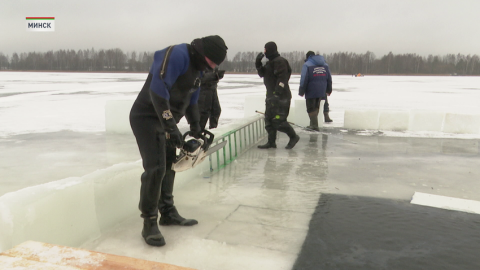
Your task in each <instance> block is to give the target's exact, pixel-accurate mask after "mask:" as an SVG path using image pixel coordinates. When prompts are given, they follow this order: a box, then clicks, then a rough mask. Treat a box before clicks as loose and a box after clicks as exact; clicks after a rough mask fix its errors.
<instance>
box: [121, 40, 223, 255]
mask: <svg viewBox="0 0 480 270" xmlns="http://www.w3.org/2000/svg"><path fill="white" fill-rule="evenodd" d="M227 49H228V48H227V46H226V45H225V42H224V41H223V39H222V38H221V37H219V36H207V37H204V38H200V39H195V40H193V41H192V42H191V44H186V43H183V44H179V45H174V46H170V47H167V48H165V49H163V50H160V51H156V52H155V54H154V59H153V64H152V66H151V68H150V72H149V74H148V77H147V80H146V81H145V84H144V85H143V88H142V90H141V91H140V93H139V95H138V97H137V99H136V100H135V102H134V104H133V107H132V109H131V111H130V126H131V127H132V130H133V134H134V135H135V138H136V141H137V144H138V148H139V150H140V155H141V157H142V161H143V168H144V172H143V174H142V176H141V188H140V203H139V209H140V211H141V212H142V215H141V217H142V218H143V219H144V221H143V230H142V237H143V238H144V239H145V242H146V243H147V244H149V245H152V246H163V245H165V239H164V238H163V236H162V234H161V233H160V230H159V229H158V226H157V219H158V213H159V212H160V215H161V217H160V220H159V224H160V225H180V226H192V225H195V224H197V223H198V222H197V221H196V220H194V219H185V218H183V217H182V216H180V215H179V214H178V211H177V209H176V207H175V206H174V204H173V194H172V193H173V184H174V179H175V171H173V170H172V169H171V168H172V163H173V161H174V159H175V157H176V148H180V147H182V145H183V137H182V134H181V133H180V131H179V130H178V127H177V123H178V122H179V121H180V119H181V118H182V117H183V116H185V117H186V119H187V121H188V123H189V124H190V131H191V134H192V136H193V137H196V138H198V137H199V136H200V134H201V132H202V129H201V127H200V123H199V122H200V115H199V112H198V104H197V102H198V96H199V91H200V82H201V77H202V76H203V72H204V71H205V70H213V69H214V68H215V67H216V66H217V65H220V63H222V62H223V60H224V59H225V56H226V54H227Z"/></svg>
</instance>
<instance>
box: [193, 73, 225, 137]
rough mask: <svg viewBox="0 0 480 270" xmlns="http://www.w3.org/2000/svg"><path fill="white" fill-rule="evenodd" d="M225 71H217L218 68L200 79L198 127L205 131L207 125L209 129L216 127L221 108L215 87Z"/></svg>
mask: <svg viewBox="0 0 480 270" xmlns="http://www.w3.org/2000/svg"><path fill="white" fill-rule="evenodd" d="M224 74H225V70H218V67H217V68H215V70H213V71H207V72H205V75H204V76H203V78H202V86H201V89H200V97H199V98H198V108H199V111H200V127H201V128H202V129H205V127H206V126H207V122H208V123H209V124H208V128H209V129H213V128H216V127H217V126H218V119H219V118H220V113H221V112H222V108H221V107H220V101H219V100H218V93H217V85H218V81H220V80H221V79H222V78H223V75H224Z"/></svg>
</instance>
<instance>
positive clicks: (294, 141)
mask: <svg viewBox="0 0 480 270" xmlns="http://www.w3.org/2000/svg"><path fill="white" fill-rule="evenodd" d="M299 140H300V136H298V135H296V134H295V136H294V137H291V138H290V141H288V144H287V146H285V149H292V148H293V147H294V146H295V145H296V144H297V142H298V141H299Z"/></svg>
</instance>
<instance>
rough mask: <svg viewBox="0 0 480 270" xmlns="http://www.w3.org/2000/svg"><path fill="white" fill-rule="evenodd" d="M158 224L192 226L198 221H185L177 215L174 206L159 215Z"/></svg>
mask: <svg viewBox="0 0 480 270" xmlns="http://www.w3.org/2000/svg"><path fill="white" fill-rule="evenodd" d="M158 224H160V225H162V226H169V225H179V226H193V225H195V224H198V221H197V220H195V219H186V218H183V217H182V216H180V214H178V211H177V208H176V207H175V206H173V207H171V208H170V209H169V210H167V211H166V212H164V213H161V216H160V221H159V222H158Z"/></svg>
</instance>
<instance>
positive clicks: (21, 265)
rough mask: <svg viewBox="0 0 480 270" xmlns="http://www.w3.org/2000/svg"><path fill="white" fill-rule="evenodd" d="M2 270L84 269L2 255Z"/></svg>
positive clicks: (0, 256)
mask: <svg viewBox="0 0 480 270" xmlns="http://www.w3.org/2000/svg"><path fill="white" fill-rule="evenodd" d="M0 269H2V270H17V269H18V270H25V269H28V270H82V268H78V267H73V266H65V265H56V264H51V263H42V262H37V261H30V260H27V259H24V258H18V257H10V256H3V255H0Z"/></svg>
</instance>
